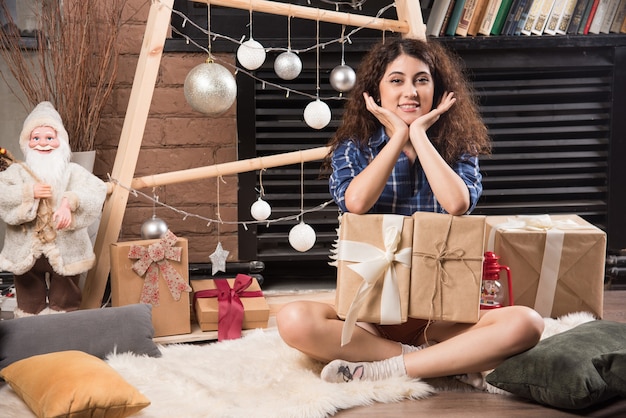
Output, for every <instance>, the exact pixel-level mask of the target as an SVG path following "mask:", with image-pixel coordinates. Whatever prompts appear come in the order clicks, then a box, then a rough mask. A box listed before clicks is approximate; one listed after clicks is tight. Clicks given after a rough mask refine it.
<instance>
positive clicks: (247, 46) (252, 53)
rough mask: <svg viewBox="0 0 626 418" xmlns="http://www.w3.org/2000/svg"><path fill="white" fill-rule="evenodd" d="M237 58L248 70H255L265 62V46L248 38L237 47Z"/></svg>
mask: <svg viewBox="0 0 626 418" xmlns="http://www.w3.org/2000/svg"><path fill="white" fill-rule="evenodd" d="M237 59H238V60H239V63H240V64H241V65H243V66H244V67H245V68H247V69H248V70H256V69H257V68H259V67H260V66H261V65H263V63H264V62H265V48H263V45H261V44H260V43H258V42H257V41H255V40H254V39H252V38H250V39H248V40H247V41H245V42H244V43H242V44H241V45H240V46H239V48H237Z"/></svg>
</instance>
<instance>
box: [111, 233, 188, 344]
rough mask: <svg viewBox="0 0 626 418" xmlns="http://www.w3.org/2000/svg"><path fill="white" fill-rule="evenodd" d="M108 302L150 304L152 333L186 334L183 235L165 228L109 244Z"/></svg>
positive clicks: (185, 263) (184, 246) (165, 334)
mask: <svg viewBox="0 0 626 418" xmlns="http://www.w3.org/2000/svg"><path fill="white" fill-rule="evenodd" d="M110 251H111V305H112V306H124V305H130V304H134V303H150V304H151V305H152V324H153V326H154V336H155V337H162V336H167V335H179V334H189V333H190V332H191V308H190V293H191V287H190V286H189V261H188V257H189V253H188V251H187V239H186V238H178V237H176V236H175V235H174V234H173V233H171V231H168V232H167V233H166V234H165V235H164V237H163V238H161V239H150V240H138V241H127V242H117V243H113V244H111V247H110Z"/></svg>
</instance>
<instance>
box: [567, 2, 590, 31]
mask: <svg viewBox="0 0 626 418" xmlns="http://www.w3.org/2000/svg"><path fill="white" fill-rule="evenodd" d="M592 2H593V0H577V2H576V7H575V8H574V13H572V19H571V20H570V22H569V25H568V26H567V33H568V34H570V35H576V34H577V33H578V29H579V28H580V26H581V25H583V16H584V15H585V11H586V10H587V7H588V6H589V4H590V3H592Z"/></svg>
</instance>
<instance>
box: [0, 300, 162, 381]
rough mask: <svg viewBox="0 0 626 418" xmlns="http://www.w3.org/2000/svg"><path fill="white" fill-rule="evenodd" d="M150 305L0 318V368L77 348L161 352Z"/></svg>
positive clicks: (103, 353)
mask: <svg viewBox="0 0 626 418" xmlns="http://www.w3.org/2000/svg"><path fill="white" fill-rule="evenodd" d="M153 336H154V328H153V326H152V306H151V305H147V304H134V305H128V306H121V307H116V308H103V309H88V310H79V311H74V312H67V313H61V314H53V315H38V316H29V317H24V318H15V319H8V320H4V321H0V369H2V368H4V367H6V366H8V365H9V364H11V363H13V362H16V361H18V360H21V359H24V358H27V357H31V356H34V355H38V354H46V353H52V352H57V351H67V350H78V351H83V352H85V353H88V354H91V355H93V356H96V357H99V358H102V359H103V358H105V357H106V356H107V354H109V353H112V352H114V351H115V352H118V353H121V352H133V353H136V354H145V355H148V356H151V357H159V356H161V352H160V351H159V348H158V347H157V345H156V344H155V343H154V342H153V341H152V337H153Z"/></svg>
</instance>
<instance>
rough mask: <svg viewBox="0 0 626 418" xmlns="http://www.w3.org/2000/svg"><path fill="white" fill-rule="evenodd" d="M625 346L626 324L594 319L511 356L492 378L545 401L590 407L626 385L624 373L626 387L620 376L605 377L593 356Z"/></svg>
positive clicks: (498, 384) (504, 386)
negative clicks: (617, 378) (613, 379)
mask: <svg viewBox="0 0 626 418" xmlns="http://www.w3.org/2000/svg"><path fill="white" fill-rule="evenodd" d="M624 349H626V324H622V323H617V322H611V321H591V322H587V323H584V324H582V325H579V326H577V327H575V328H572V329H570V330H569V331H565V332H563V333H560V334H556V335H554V336H552V337H549V338H546V339H544V340H542V341H540V342H539V344H537V345H536V346H535V347H533V348H531V349H530V350H528V351H525V352H523V353H521V354H518V355H516V356H513V357H511V358H509V359H507V360H505V361H504V362H503V363H501V364H500V365H499V366H498V367H496V368H495V370H494V371H493V372H491V373H490V374H488V375H487V377H486V379H487V382H489V383H490V384H492V385H494V386H496V387H498V388H500V389H503V390H505V391H508V392H511V393H514V394H516V395H519V396H523V397H525V398H528V399H532V400H534V401H536V402H539V403H541V404H544V405H549V406H553V407H557V408H566V409H582V408H587V407H590V406H593V405H596V404H598V403H601V402H604V401H606V400H609V399H611V398H614V397H616V396H618V395H619V394H620V390H621V391H623V390H624V386H623V377H622V385H621V389H620V387H619V386H617V385H616V384H615V382H614V381H611V380H608V379H607V381H605V380H604V378H603V376H602V375H601V374H600V373H599V372H598V370H596V366H594V362H593V360H594V359H596V358H598V359H601V358H603V357H602V356H604V355H607V354H610V353H616V352H619V351H620V350H624ZM622 353H623V352H622ZM622 358H623V357H622ZM596 362H598V364H599V362H601V360H596ZM622 364H623V363H622ZM616 366H617V363H616ZM622 367H623V366H622ZM607 369H612V370H617V367H615V368H612V367H610V366H609V367H607ZM622 370H623V369H622ZM622 393H623V392H622Z"/></svg>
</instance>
